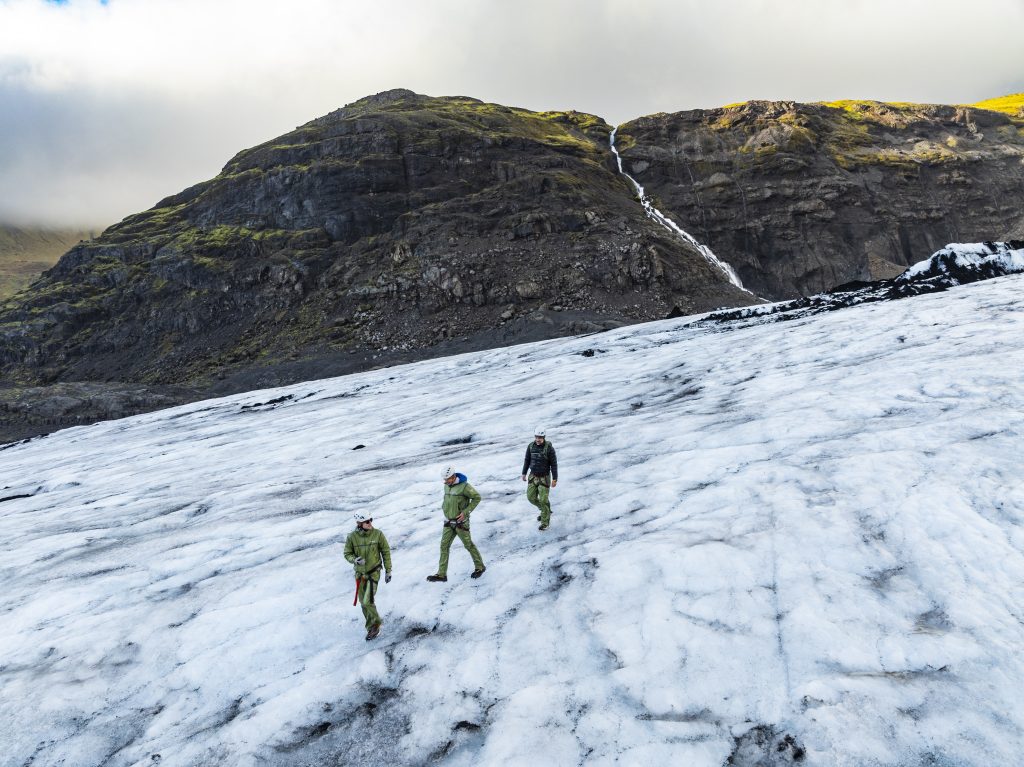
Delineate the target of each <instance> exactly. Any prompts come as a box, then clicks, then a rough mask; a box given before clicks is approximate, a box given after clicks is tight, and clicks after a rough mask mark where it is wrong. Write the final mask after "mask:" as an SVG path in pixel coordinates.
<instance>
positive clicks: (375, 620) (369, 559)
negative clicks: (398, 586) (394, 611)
mask: <svg viewBox="0 0 1024 767" xmlns="http://www.w3.org/2000/svg"><path fill="white" fill-rule="evenodd" d="M355 519H356V529H355V530H354V531H352V532H351V533H349V534H348V538H346V539H345V559H346V560H348V562H349V563H350V564H351V565H352V566H353V567H355V569H356V599H358V600H359V604H360V605H361V606H362V608H363V617H364V618H366V639H367V640H370V639H376V638H377V635H378V634H380V626H381V619H380V613H378V612H377V605H376V604H374V597H375V596H376V594H377V585H378V584H379V583H380V570H381V566H383V568H384V582H385V583H391V547H390V546H388V539H387V538H385V537H384V533H382V532H381V531H380V530H375V529H374V527H373V518H372V517H368V516H366V515H365V514H356V515H355ZM353 604H354V603H353Z"/></svg>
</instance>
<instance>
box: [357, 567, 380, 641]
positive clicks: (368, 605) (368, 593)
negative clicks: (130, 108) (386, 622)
mask: <svg viewBox="0 0 1024 767" xmlns="http://www.w3.org/2000/svg"><path fill="white" fill-rule="evenodd" d="M376 593H377V582H376V581H374V580H373V578H367V579H365V580H364V581H363V583H362V586H361V587H360V589H359V604H360V605H361V606H362V608H363V617H365V618H366V630H367V631H369V630H370V629H372V628H373V627H374V626H379V625H380V624H381V622H382V621H381V619H380V613H378V612H377V605H376V604H374V597H375V596H376Z"/></svg>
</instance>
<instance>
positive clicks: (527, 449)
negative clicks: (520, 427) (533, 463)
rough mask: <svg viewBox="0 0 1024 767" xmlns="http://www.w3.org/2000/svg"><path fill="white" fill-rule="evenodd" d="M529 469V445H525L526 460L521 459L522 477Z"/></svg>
mask: <svg viewBox="0 0 1024 767" xmlns="http://www.w3.org/2000/svg"><path fill="white" fill-rule="evenodd" d="M529 470H530V446H529V445H527V446H526V460H525V461H523V477H524V478H525V477H526V472H528V471H529Z"/></svg>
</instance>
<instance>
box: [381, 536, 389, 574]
mask: <svg viewBox="0 0 1024 767" xmlns="http://www.w3.org/2000/svg"><path fill="white" fill-rule="evenodd" d="M380 558H381V559H382V560H384V572H385V573H387V574H389V575H390V574H391V547H390V546H388V539H387V538H385V537H384V533H381V534H380Z"/></svg>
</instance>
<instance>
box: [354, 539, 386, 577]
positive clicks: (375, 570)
mask: <svg viewBox="0 0 1024 767" xmlns="http://www.w3.org/2000/svg"><path fill="white" fill-rule="evenodd" d="M356 557H362V558H363V559H364V560H366V561H365V562H364V563H363V564H361V565H357V564H356V563H355V562H354V561H353V560H355V558H356ZM345 559H346V560H348V562H349V564H351V565H352V566H353V567H355V569H356V575H357V576H364V575H369V576H370V577H371V578H373V580H375V581H377V580H380V565H381V561H382V560H383V563H384V569H385V570H386V571H387V572H389V573H390V572H391V547H390V546H388V539H387V538H385V537H384V533H382V532H381V531H380V530H377V529H373V530H362V529H360V530H353V531H352V532H351V533H349V534H348V538H346V539H345Z"/></svg>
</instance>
